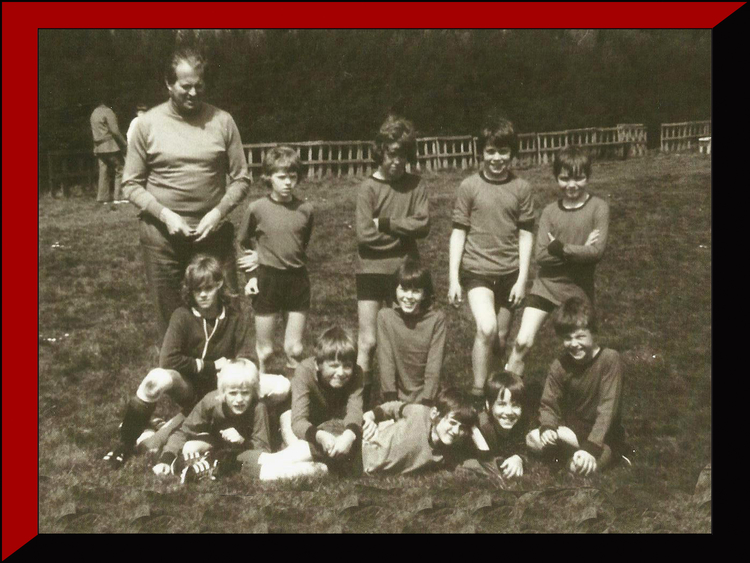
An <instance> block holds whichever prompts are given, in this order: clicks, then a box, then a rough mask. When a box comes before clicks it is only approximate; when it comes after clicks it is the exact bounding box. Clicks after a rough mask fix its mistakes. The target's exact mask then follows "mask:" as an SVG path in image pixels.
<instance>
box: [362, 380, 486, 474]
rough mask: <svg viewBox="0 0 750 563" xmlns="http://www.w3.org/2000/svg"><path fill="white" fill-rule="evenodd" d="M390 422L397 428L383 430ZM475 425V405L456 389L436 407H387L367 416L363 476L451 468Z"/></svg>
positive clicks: (392, 404) (390, 404) (395, 404)
mask: <svg viewBox="0 0 750 563" xmlns="http://www.w3.org/2000/svg"><path fill="white" fill-rule="evenodd" d="M386 420H394V421H395V422H393V423H391V424H378V423H379V422H383V421H386ZM476 422H477V413H476V411H475V410H474V408H473V406H472V404H471V399H470V398H469V397H468V396H467V395H465V394H464V393H462V392H461V391H459V390H458V389H455V388H447V389H445V390H443V391H442V392H441V393H440V394H439V395H438V397H437V399H436V401H435V406H433V407H428V406H425V405H419V404H409V403H403V402H401V401H391V402H388V403H383V404H382V405H380V406H379V407H376V408H374V409H373V410H371V411H368V412H366V413H365V414H364V423H363V425H362V440H363V441H362V467H363V470H364V472H365V474H367V475H374V474H400V475H406V474H411V473H415V472H419V471H425V470H429V469H439V468H441V467H448V468H451V467H452V466H453V465H455V461H457V456H456V455H455V454H456V451H457V450H458V449H459V448H460V446H461V445H462V444H464V442H465V440H466V438H467V437H468V436H469V435H470V434H471V428H472V427H473V426H474V425H476Z"/></svg>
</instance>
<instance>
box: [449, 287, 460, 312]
mask: <svg viewBox="0 0 750 563" xmlns="http://www.w3.org/2000/svg"><path fill="white" fill-rule="evenodd" d="M462 301H463V299H462V296H461V284H460V283H458V282H451V283H450V286H449V287H448V303H450V304H451V305H453V306H454V307H458V306H459V305H460V304H461V302H462Z"/></svg>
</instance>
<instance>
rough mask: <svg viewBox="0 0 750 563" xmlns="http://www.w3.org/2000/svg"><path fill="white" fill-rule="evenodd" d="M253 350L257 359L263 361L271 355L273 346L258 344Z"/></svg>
mask: <svg viewBox="0 0 750 563" xmlns="http://www.w3.org/2000/svg"><path fill="white" fill-rule="evenodd" d="M255 351H256V352H257V353H258V360H259V361H260V362H265V361H266V360H267V359H268V358H270V357H271V356H273V346H272V345H270V344H259V345H257V346H256V347H255Z"/></svg>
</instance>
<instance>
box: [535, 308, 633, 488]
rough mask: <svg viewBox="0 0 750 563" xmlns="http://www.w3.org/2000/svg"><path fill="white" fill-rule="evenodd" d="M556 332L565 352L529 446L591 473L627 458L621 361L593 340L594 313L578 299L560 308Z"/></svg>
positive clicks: (555, 369) (555, 365)
mask: <svg viewBox="0 0 750 563" xmlns="http://www.w3.org/2000/svg"><path fill="white" fill-rule="evenodd" d="M554 325H555V332H556V333H557V335H558V336H559V337H560V338H562V343H563V349H564V353H563V354H562V355H561V356H560V357H559V358H558V359H556V360H555V361H554V362H553V363H552V365H551V366H550V368H549V375H547V381H546V383H545V385H544V392H543V393H542V402H541V406H540V408H539V421H540V423H541V426H540V427H539V428H537V429H535V430H532V431H531V432H529V434H528V435H527V436H526V443H527V445H528V446H529V448H530V449H531V450H532V451H533V452H535V453H542V452H545V453H549V455H550V456H554V457H557V458H561V457H564V458H565V459H567V458H570V461H569V463H568V468H569V469H570V471H571V472H572V473H574V474H578V475H584V476H585V475H590V474H591V473H594V472H596V471H601V470H602V469H604V468H605V467H607V466H608V465H609V464H611V463H612V462H613V461H618V460H620V459H624V460H625V461H626V463H629V460H628V459H627V458H626V457H624V455H626V454H628V453H629V451H630V448H629V447H628V446H626V445H625V431H624V429H623V427H622V423H621V413H622V362H621V360H620V355H619V354H618V353H617V352H616V351H615V350H612V349H609V348H601V347H599V346H598V345H597V344H596V343H595V342H594V337H593V334H592V331H593V330H594V318H593V310H592V308H591V305H590V303H589V301H588V300H584V299H580V298H577V297H573V298H571V299H569V300H567V301H566V302H565V303H563V304H562V306H561V307H560V308H559V309H558V311H557V313H556V316H555V320H554Z"/></svg>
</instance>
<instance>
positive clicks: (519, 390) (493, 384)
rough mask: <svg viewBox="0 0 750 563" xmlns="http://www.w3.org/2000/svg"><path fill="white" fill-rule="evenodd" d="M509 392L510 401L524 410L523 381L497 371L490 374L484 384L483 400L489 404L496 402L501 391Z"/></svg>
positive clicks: (524, 387)
mask: <svg viewBox="0 0 750 563" xmlns="http://www.w3.org/2000/svg"><path fill="white" fill-rule="evenodd" d="M506 389H507V390H508V391H509V392H510V396H511V401H512V402H514V403H518V404H519V405H521V407H522V408H523V409H525V408H526V399H527V396H526V385H524V383H523V379H521V378H520V377H518V376H517V375H516V374H515V373H513V372H511V371H508V370H499V371H496V372H494V373H492V374H491V375H490V376H489V377H488V378H487V380H486V381H485V382H484V398H485V400H486V401H487V402H488V403H489V404H490V405H492V404H494V402H495V401H497V398H498V396H499V395H500V393H501V392H502V391H505V390H506Z"/></svg>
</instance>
